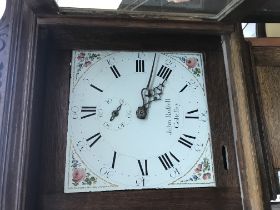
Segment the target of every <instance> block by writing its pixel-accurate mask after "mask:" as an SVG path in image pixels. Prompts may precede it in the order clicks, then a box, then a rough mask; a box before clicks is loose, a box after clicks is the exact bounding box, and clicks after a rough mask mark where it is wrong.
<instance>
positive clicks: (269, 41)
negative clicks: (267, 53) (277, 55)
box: [246, 38, 280, 50]
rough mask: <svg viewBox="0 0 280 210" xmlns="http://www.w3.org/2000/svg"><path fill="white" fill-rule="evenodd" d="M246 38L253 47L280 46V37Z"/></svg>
mask: <svg viewBox="0 0 280 210" xmlns="http://www.w3.org/2000/svg"><path fill="white" fill-rule="evenodd" d="M246 40H247V41H249V42H250V43H251V45H252V47H280V38H247V39H246ZM262 49H264V50H265V48H262Z"/></svg>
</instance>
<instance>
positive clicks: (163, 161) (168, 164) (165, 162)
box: [158, 152, 180, 170]
mask: <svg viewBox="0 0 280 210" xmlns="http://www.w3.org/2000/svg"><path fill="white" fill-rule="evenodd" d="M169 154H170V157H169V156H168V154H166V153H164V154H163V155H161V156H159V157H158V159H159V161H160V162H161V164H162V165H163V167H164V169H165V170H168V169H170V168H171V167H173V166H174V164H173V163H172V161H171V157H172V158H173V159H174V160H176V161H177V162H180V160H179V159H178V158H177V157H176V156H175V155H174V154H173V153H172V152H169Z"/></svg>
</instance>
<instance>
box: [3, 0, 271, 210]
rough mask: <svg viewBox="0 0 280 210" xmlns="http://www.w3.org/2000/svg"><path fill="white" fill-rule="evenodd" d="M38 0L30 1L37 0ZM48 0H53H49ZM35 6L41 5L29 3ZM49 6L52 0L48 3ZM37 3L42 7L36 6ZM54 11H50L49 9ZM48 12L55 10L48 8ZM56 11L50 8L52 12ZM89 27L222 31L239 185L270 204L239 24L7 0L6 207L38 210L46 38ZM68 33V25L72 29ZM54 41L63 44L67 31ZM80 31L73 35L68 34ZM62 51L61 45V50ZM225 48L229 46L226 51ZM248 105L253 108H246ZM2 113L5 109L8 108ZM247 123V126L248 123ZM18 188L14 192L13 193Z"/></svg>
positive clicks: (253, 204)
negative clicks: (67, 12) (66, 11)
mask: <svg viewBox="0 0 280 210" xmlns="http://www.w3.org/2000/svg"><path fill="white" fill-rule="evenodd" d="M32 2H33V3H34V2H35V1H31V3H32ZM46 2H47V1H46ZM31 5H33V6H34V5H35V3H34V4H31ZM46 5H48V3H47V4H46ZM35 7H36V6H35ZM45 11H48V10H45ZM49 11H53V10H52V9H50V10H49ZM50 13H52V12H50ZM81 23H82V25H83V26H85V27H104V28H110V27H111V28H112V29H116V28H122V29H123V28H129V29H130V30H136V31H138V32H139V31H142V30H147V31H150V30H155V31H162V32H165V33H166V32H168V31H169V32H170V31H173V32H178V33H181V32H184V31H185V33H186V31H187V33H190V34H193V35H194V36H196V35H201V34H204V35H205V34H207V35H216V36H217V35H219V36H220V35H222V36H223V37H224V41H223V46H224V50H225V53H224V55H227V56H226V66H228V68H226V70H225V73H226V76H227V88H228V97H229V101H230V111H231V118H232V127H233V133H234V144H235V148H236V155H237V164H238V166H239V176H240V188H241V189H242V193H243V196H244V197H243V206H244V209H254V210H256V209H260V210H261V209H268V202H269V199H266V198H267V193H266V190H265V188H266V182H265V180H264V179H265V177H264V175H263V173H262V171H264V170H265V169H264V166H263V165H262V164H260V161H261V160H263V156H262V154H257V153H258V152H257V151H258V150H257V149H256V148H257V147H258V146H259V143H258V139H257V138H256V137H254V136H253V131H254V130H253V126H251V125H252V123H253V122H252V118H251V115H250V112H249V111H248V110H250V107H249V105H250V101H248V100H246V98H247V95H248V90H247V86H248V84H247V81H246V78H245V76H244V64H243V63H242V62H239V61H240V60H242V54H241V51H242V50H243V46H242V43H243V42H244V40H243V39H242V37H241V31H240V30H238V27H237V30H236V28H235V27H234V26H233V25H228V24H222V23H213V22H200V21H198V22H196V21H191V22H189V21H175V20H169V21H166V22H164V23H163V22H162V21H159V20H149V21H148V20H139V19H129V18H118V19H110V21H108V17H106V18H90V17H85V16H83V15H82V16H70V17H69V16H66V17H65V16H64V17H63V16H62V17H61V16H60V15H42V14H40V15H39V14H37V13H36V9H34V8H33V9H32V8H31V7H30V4H27V3H26V2H25V1H22V0H12V1H8V2H7V10H6V12H5V16H4V19H2V20H1V23H0V24H1V28H0V32H1V44H3V47H1V48H0V49H1V50H0V55H1V60H0V64H1V71H2V72H1V73H2V74H1V78H0V79H1V83H2V86H1V88H0V91H1V92H0V93H1V98H4V100H2V101H1V111H2V110H3V112H2V113H3V115H2V116H3V117H2V121H1V123H2V124H1V142H0V143H1V144H0V149H1V153H0V154H1V156H0V159H1V161H0V168H2V169H3V170H0V175H1V177H2V178H1V181H0V189H2V191H1V203H0V204H1V205H0V206H1V208H2V209H9V210H19V209H28V210H29V209H30V210H33V209H36V207H37V204H38V203H37V202H38V200H37V197H36V195H37V194H38V191H39V188H38V183H39V177H38V173H39V170H40V165H41V164H42V162H41V160H40V158H39V157H40V149H41V146H42V145H41V143H42V135H41V134H42V131H43V126H44V122H42V113H43V112H44V104H45V88H46V86H45V85H46V76H47V75H46V71H45V66H46V65H47V64H48V63H47V59H46V58H47V56H48V53H47V52H48V44H49V43H50V41H54V40H55V39H54V38H55V37H52V34H51V33H50V28H52V29H53V30H56V29H59V28H60V29H62V31H64V32H67V31H68V30H69V29H70V31H72V32H74V33H75V31H76V32H77V31H78V30H79V27H80V24H81ZM68 32H69V31H68ZM56 38H58V39H57V40H56V41H60V43H61V44H63V41H64V37H63V36H61V37H59V36H57V37H56ZM69 38H70V39H71V38H74V37H71V36H70V37H69ZM72 44H73V46H74V45H76V46H80V47H83V46H85V47H87V46H88V45H87V43H86V42H83V43H81V42H79V40H75V39H72ZM57 52H59V51H57ZM226 52H227V53H226ZM246 110H247V111H248V112H246ZM2 113H1V114H2ZM244 125H246V126H247V127H246V126H244ZM11 195H12V196H11Z"/></svg>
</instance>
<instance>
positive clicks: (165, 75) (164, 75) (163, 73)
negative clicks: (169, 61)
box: [157, 65, 172, 80]
mask: <svg viewBox="0 0 280 210" xmlns="http://www.w3.org/2000/svg"><path fill="white" fill-rule="evenodd" d="M171 72H172V70H171V69H170V68H168V67H166V66H163V65H162V66H161V68H160V70H159V72H158V73H157V76H159V77H161V78H162V79H164V80H167V79H168V77H169V76H170V74H171Z"/></svg>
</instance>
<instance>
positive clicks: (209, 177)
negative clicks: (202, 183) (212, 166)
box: [202, 173, 211, 180]
mask: <svg viewBox="0 0 280 210" xmlns="http://www.w3.org/2000/svg"><path fill="white" fill-rule="evenodd" d="M202 179H204V180H208V179H211V174H210V173H206V174H203V176H202Z"/></svg>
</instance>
